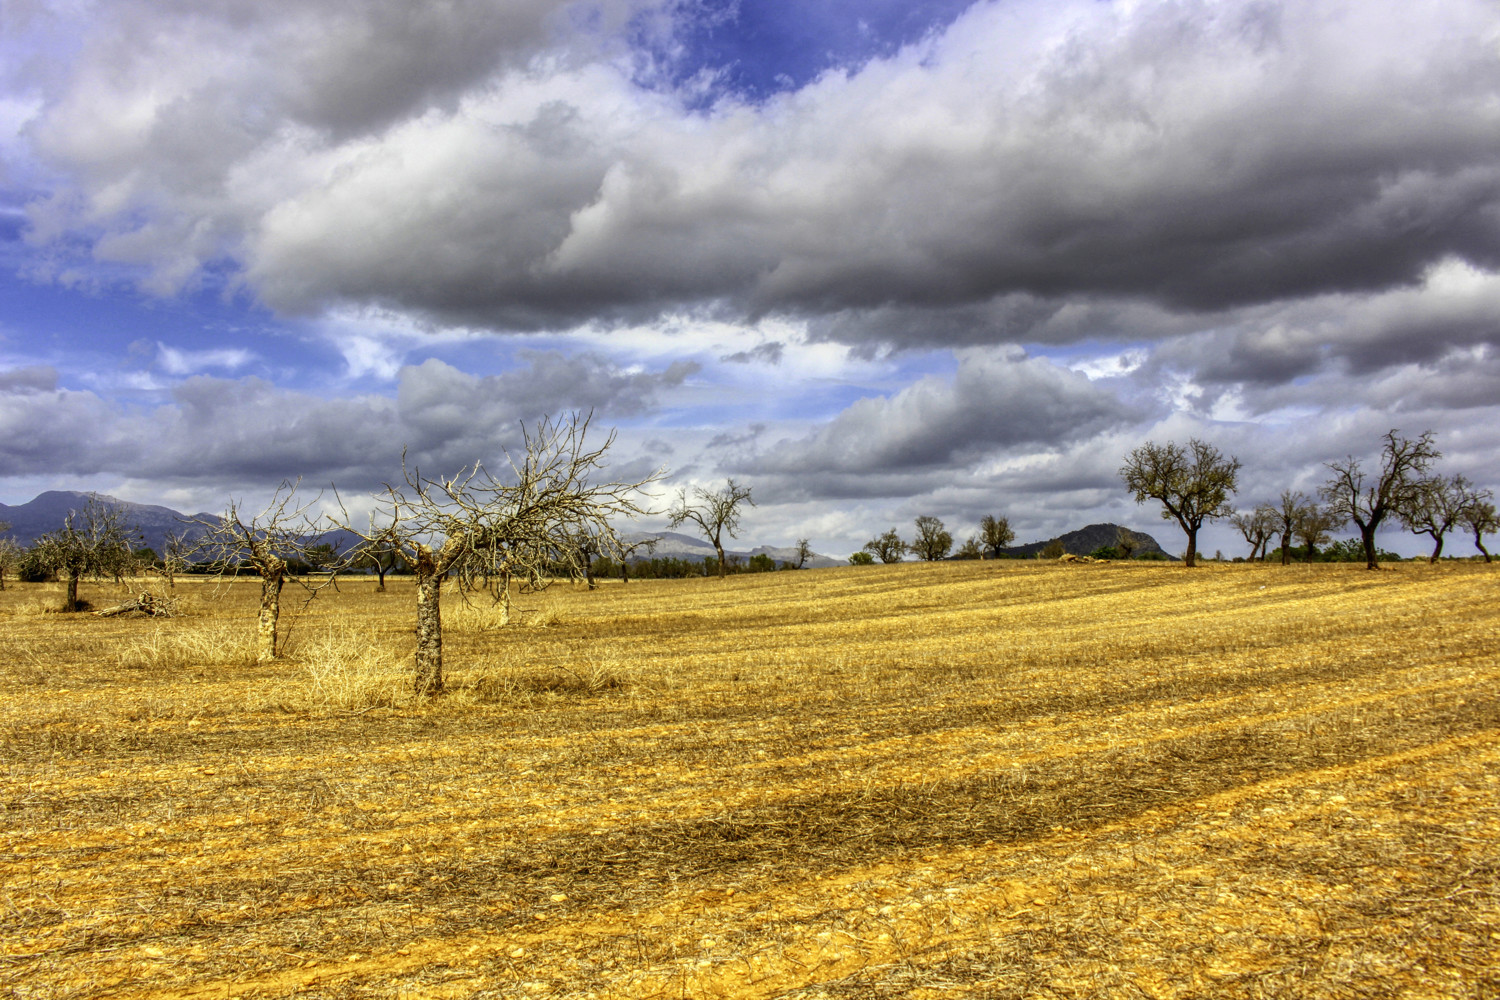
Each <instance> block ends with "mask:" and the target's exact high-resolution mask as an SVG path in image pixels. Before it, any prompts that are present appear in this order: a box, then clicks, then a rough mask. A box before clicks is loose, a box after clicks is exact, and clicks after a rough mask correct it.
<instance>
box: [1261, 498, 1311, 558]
mask: <svg viewBox="0 0 1500 1000" xmlns="http://www.w3.org/2000/svg"><path fill="white" fill-rule="evenodd" d="M1311 506H1313V501H1311V500H1309V499H1308V497H1307V494H1305V493H1303V492H1302V491H1301V490H1282V491H1281V499H1280V500H1279V501H1277V505H1276V506H1275V507H1270V508H1269V510H1270V513H1271V534H1273V535H1280V536H1281V565H1283V566H1289V565H1291V562H1292V545H1293V544H1294V542H1295V541H1296V537H1297V525H1298V523H1299V522H1300V521H1301V520H1302V516H1303V514H1304V513H1306V511H1307V509H1308V508H1309V507H1311Z"/></svg>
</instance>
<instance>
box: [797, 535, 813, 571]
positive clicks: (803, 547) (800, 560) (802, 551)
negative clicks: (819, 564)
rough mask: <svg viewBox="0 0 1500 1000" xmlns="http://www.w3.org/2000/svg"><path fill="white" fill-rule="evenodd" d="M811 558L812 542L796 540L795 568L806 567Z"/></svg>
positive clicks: (804, 539) (802, 539)
mask: <svg viewBox="0 0 1500 1000" xmlns="http://www.w3.org/2000/svg"><path fill="white" fill-rule="evenodd" d="M812 557H813V550H812V542H811V540H810V539H806V538H799V539H797V568H798V569H801V568H802V567H804V566H806V565H807V561H808V560H809V559H811V558H812Z"/></svg>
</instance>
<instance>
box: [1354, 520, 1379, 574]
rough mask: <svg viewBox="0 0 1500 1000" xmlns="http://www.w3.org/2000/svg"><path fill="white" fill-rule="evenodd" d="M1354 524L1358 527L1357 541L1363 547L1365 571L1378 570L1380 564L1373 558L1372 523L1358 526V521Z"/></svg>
mask: <svg viewBox="0 0 1500 1000" xmlns="http://www.w3.org/2000/svg"><path fill="white" fill-rule="evenodd" d="M1354 523H1355V524H1356V525H1358V526H1359V540H1360V543H1361V544H1363V545H1364V547H1365V569H1379V568H1380V562H1379V561H1378V560H1377V559H1376V558H1375V524H1374V522H1371V523H1370V524H1360V523H1359V522H1358V521H1355V522H1354Z"/></svg>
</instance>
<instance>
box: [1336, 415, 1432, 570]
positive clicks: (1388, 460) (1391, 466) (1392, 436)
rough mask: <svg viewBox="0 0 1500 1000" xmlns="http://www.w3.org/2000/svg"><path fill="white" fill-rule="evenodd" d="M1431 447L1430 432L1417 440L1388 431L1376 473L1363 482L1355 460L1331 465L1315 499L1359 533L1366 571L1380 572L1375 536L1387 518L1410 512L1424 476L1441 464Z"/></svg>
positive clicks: (1419, 491) (1364, 477)
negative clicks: (1317, 497) (1330, 471)
mask: <svg viewBox="0 0 1500 1000" xmlns="http://www.w3.org/2000/svg"><path fill="white" fill-rule="evenodd" d="M1442 457H1443V455H1442V452H1440V451H1438V450H1437V448H1436V447H1435V446H1434V445H1433V443H1432V432H1431V431H1424V432H1423V433H1422V436H1421V437H1418V438H1416V439H1415V440H1413V439H1411V438H1404V437H1402V436H1401V433H1400V431H1396V430H1391V431H1387V432H1386V435H1385V446H1384V447H1383V448H1382V449H1381V454H1380V472H1379V473H1377V474H1375V475H1374V476H1373V477H1367V476H1366V475H1365V472H1364V470H1363V469H1362V468H1360V463H1359V459H1357V458H1355V457H1354V456H1353V455H1350V456H1349V457H1348V458H1346V459H1344V460H1343V461H1342V462H1329V463H1328V468H1329V469H1331V470H1332V471H1333V477H1332V478H1331V479H1329V480H1328V482H1326V483H1324V484H1323V486H1322V488H1321V489H1320V490H1318V493H1319V494H1320V495H1321V496H1322V497H1323V500H1324V501H1325V502H1326V503H1327V504H1328V506H1329V507H1330V508H1331V509H1332V510H1333V511H1334V512H1335V513H1338V514H1341V515H1342V516H1343V517H1344V519H1345V520H1347V521H1353V522H1354V523H1355V525H1357V526H1358V527H1359V537H1360V541H1361V542H1362V543H1363V544H1364V548H1365V568H1366V569H1379V568H1380V563H1379V562H1378V561H1377V560H1376V555H1375V531H1376V529H1377V528H1379V527H1380V522H1381V521H1384V520H1385V518H1386V515H1387V514H1392V513H1395V514H1397V515H1398V516H1399V514H1400V512H1401V511H1403V510H1409V509H1410V508H1411V507H1412V506H1413V504H1414V503H1415V501H1416V499H1417V497H1418V495H1419V494H1420V493H1421V492H1422V490H1423V489H1424V485H1423V484H1424V482H1425V480H1426V479H1427V470H1428V469H1429V468H1430V467H1431V466H1432V463H1433V462H1435V461H1436V460H1438V459H1439V458H1442Z"/></svg>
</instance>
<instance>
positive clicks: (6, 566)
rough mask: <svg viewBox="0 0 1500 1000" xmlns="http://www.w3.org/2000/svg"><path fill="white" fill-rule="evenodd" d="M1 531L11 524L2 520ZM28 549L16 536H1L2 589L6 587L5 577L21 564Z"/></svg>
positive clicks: (0, 575) (0, 573) (0, 583)
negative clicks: (22, 545)
mask: <svg viewBox="0 0 1500 1000" xmlns="http://www.w3.org/2000/svg"><path fill="white" fill-rule="evenodd" d="M0 525H3V527H0V531H5V530H7V529H8V528H9V527H10V525H8V524H5V523H4V522H3V521H0ZM25 552H26V550H25V549H23V548H21V543H20V542H18V541H16V540H15V539H14V538H0V590H4V589H5V577H6V575H7V574H9V573H14V572H15V571H16V569H17V567H18V566H20V564H21V556H22V555H23V554H25Z"/></svg>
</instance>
